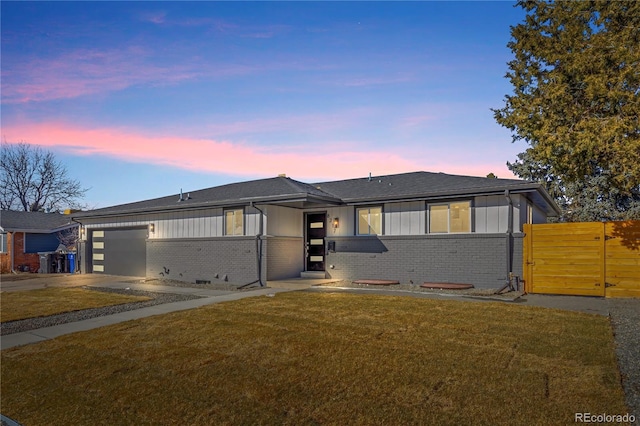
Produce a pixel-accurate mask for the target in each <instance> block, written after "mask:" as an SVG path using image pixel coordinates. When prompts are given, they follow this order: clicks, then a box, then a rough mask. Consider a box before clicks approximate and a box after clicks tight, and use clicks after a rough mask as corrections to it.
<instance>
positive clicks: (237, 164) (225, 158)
mask: <svg viewBox="0 0 640 426" xmlns="http://www.w3.org/2000/svg"><path fill="white" fill-rule="evenodd" d="M2 131H3V138H5V139H6V140H7V141H8V142H9V143H12V142H18V141H25V142H27V143H29V144H33V145H39V146H42V147H45V148H47V149H56V150H57V151H63V152H67V153H69V154H72V155H80V156H84V155H100V156H107V157H112V158H115V159H118V160H123V161H130V162H135V163H147V164H155V165H158V166H167V167H175V168H181V169H185V170H191V171H197V172H211V173H218V174H228V175H236V176H243V175H244V176H246V175H256V174H257V175H261V176H265V177H268V176H276V175H277V174H279V173H286V174H287V175H288V176H291V177H293V178H296V179H302V180H309V181H312V180H327V179H343V178H351V177H356V176H365V175H368V173H369V172H372V173H373V174H375V175H382V174H390V173H403V172H408V171H417V170H427V171H438V172H445V173H452V174H464V175H477V176H484V175H486V174H487V173H489V172H493V173H496V174H497V175H498V176H500V177H511V175H510V172H508V171H506V167H503V168H500V167H497V165H496V164H491V165H490V164H476V165H463V164H455V163H454V164H438V163H437V162H428V161H427V162H424V161H419V160H416V159H415V157H411V156H406V157H405V156H402V155H400V154H397V153H395V152H397V150H396V149H394V148H390V149H389V150H388V151H385V150H368V149H363V150H355V149H353V147H354V146H361V145H362V144H357V143H346V144H344V145H348V146H349V148H348V149H345V150H342V151H341V150H340V149H339V146H340V143H333V144H332V143H328V144H326V145H325V144H324V143H322V144H315V146H307V147H302V148H301V147H297V148H296V149H291V148H289V147H277V149H275V148H271V149H270V148H265V147H262V146H254V145H251V144H241V143H233V142H229V141H218V140H210V139H198V138H184V137H179V136H149V135H145V134H140V133H136V132H133V131H128V130H122V129H110V128H98V129H86V128H80V127H74V126H72V125H69V124H65V123H39V124H26V125H18V126H5V127H4V128H3V130H2ZM327 145H331V146H332V147H333V148H331V149H327V148H326V146H327ZM390 146H391V145H390Z"/></svg>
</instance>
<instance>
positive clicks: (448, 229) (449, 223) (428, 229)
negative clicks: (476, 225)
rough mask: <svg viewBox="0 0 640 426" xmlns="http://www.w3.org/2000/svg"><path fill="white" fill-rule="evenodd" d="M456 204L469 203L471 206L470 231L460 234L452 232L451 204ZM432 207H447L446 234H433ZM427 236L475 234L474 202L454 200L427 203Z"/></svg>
mask: <svg viewBox="0 0 640 426" xmlns="http://www.w3.org/2000/svg"><path fill="white" fill-rule="evenodd" d="M456 203H468V204H469V230H468V231H460V232H451V204H456ZM432 206H447V231H446V232H432V231H431V207H432ZM426 217H427V226H426V230H427V234H432V235H446V234H470V233H473V201H472V200H452V201H446V202H438V203H427V215H426Z"/></svg>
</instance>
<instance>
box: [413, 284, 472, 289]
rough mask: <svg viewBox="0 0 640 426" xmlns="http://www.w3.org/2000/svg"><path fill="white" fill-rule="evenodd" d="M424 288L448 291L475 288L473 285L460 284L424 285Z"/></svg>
mask: <svg viewBox="0 0 640 426" xmlns="http://www.w3.org/2000/svg"><path fill="white" fill-rule="evenodd" d="M420 287H422V288H437V289H441V290H442V289H447V290H465V289H467V288H473V284H458V283H424V284H422V285H420Z"/></svg>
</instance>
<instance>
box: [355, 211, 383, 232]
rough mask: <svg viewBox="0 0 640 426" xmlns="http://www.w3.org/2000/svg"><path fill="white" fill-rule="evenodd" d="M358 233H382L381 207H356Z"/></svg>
mask: <svg viewBox="0 0 640 426" xmlns="http://www.w3.org/2000/svg"><path fill="white" fill-rule="evenodd" d="M356 214H357V215H358V235H380V234H382V207H362V208H359V209H357V213H356Z"/></svg>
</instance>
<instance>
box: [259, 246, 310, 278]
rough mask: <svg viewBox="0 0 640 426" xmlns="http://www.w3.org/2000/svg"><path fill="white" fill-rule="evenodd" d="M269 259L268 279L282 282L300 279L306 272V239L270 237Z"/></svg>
mask: <svg viewBox="0 0 640 426" xmlns="http://www.w3.org/2000/svg"><path fill="white" fill-rule="evenodd" d="M267 244H268V246H269V257H268V259H267V279H268V280H281V279H285V278H295V277H300V272H302V271H303V270H304V239H303V238H302V237H299V238H298V237H268V238H267Z"/></svg>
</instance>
